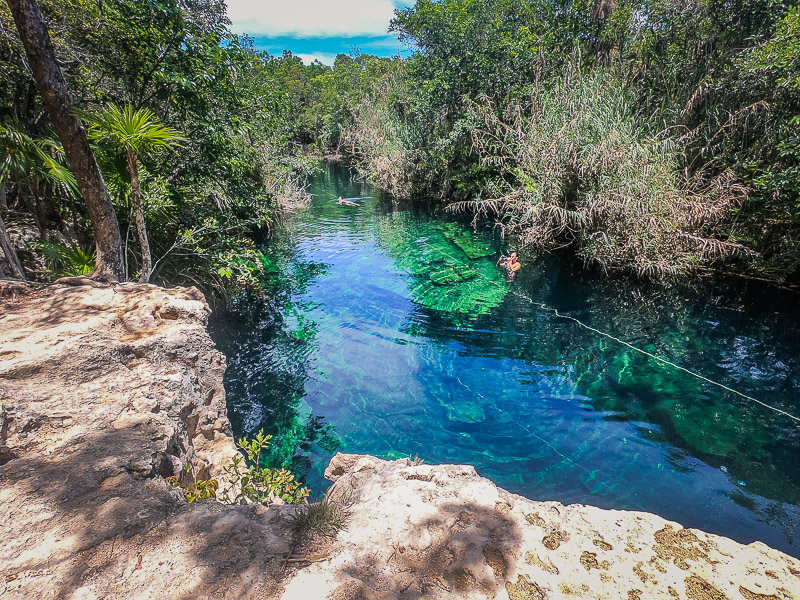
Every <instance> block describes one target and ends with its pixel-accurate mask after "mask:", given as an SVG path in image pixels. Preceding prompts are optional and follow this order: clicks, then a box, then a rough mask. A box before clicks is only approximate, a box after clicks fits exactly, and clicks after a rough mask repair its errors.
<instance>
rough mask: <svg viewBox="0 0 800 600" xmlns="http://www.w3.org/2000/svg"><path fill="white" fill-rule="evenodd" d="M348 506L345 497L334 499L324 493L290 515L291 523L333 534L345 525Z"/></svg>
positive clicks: (300, 527) (347, 516) (329, 534)
mask: <svg viewBox="0 0 800 600" xmlns="http://www.w3.org/2000/svg"><path fill="white" fill-rule="evenodd" d="M349 507H350V502H348V501H347V499H342V500H334V499H332V498H331V497H330V496H329V495H327V494H326V495H325V496H323V497H322V499H321V500H319V501H318V502H310V503H309V504H307V505H305V506H303V507H302V508H300V510H298V511H297V512H296V513H295V514H294V516H293V517H292V524H293V525H294V526H295V527H297V528H298V529H302V530H305V531H315V532H317V533H321V534H323V535H328V536H334V535H336V534H337V533H338V532H339V531H340V530H341V529H344V528H345V527H346V526H347V521H348V519H349V517H350V510H349Z"/></svg>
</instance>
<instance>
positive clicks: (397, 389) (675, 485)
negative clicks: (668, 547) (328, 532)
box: [212, 167, 800, 556]
mask: <svg viewBox="0 0 800 600" xmlns="http://www.w3.org/2000/svg"><path fill="white" fill-rule="evenodd" d="M309 191H310V192H312V193H314V194H316V195H315V196H314V201H313V202H312V203H311V205H310V206H309V207H308V209H306V210H304V211H302V212H301V213H299V214H298V215H296V216H295V217H294V218H293V219H292V220H291V221H289V222H288V223H286V224H285V225H284V226H283V227H282V228H281V230H280V232H279V233H278V234H276V235H275V236H274V238H273V239H272V240H270V241H269V242H268V243H267V244H266V245H265V247H264V249H265V251H266V252H267V253H268V255H269V257H270V259H269V260H268V261H267V262H266V263H265V275H264V278H265V281H266V285H267V288H268V290H269V294H268V299H267V300H266V301H257V300H254V299H250V300H242V301H240V303H239V304H238V305H237V306H236V308H235V310H233V311H230V312H222V311H219V312H218V313H217V314H216V315H215V317H214V319H213V320H212V334H213V336H214V338H215V340H216V342H217V344H218V346H219V347H220V349H221V350H222V351H223V352H224V353H225V354H226V355H227V357H228V364H229V367H228V372H227V375H226V389H227V391H228V405H229V410H230V414H231V420H232V422H233V425H234V430H235V433H236V434H237V436H240V435H243V434H251V433H253V432H255V431H258V429H259V428H262V427H263V428H264V429H266V430H267V431H268V432H270V433H272V434H274V435H275V438H274V440H273V453H272V455H271V460H272V461H273V463H274V464H276V465H277V464H287V465H288V464H290V465H292V466H293V468H294V469H295V470H296V471H297V472H300V473H304V475H305V479H306V481H307V482H308V484H309V485H310V486H311V487H312V489H313V490H314V492H316V493H317V494H318V493H321V492H322V491H323V490H324V489H325V486H326V485H327V484H326V483H325V482H324V480H323V479H322V478H321V472H322V470H324V467H325V465H326V464H327V461H328V459H329V458H330V456H331V455H332V453H333V452H334V451H336V450H340V451H343V452H357V453H369V454H374V455H377V456H381V457H386V458H397V457H404V456H409V455H411V456H416V455H418V456H419V457H420V458H423V459H424V460H425V461H427V462H431V463H469V464H473V465H475V466H476V467H477V469H478V472H479V473H480V474H482V475H484V476H486V477H488V478H490V479H492V480H493V481H494V482H496V483H497V484H498V485H500V486H502V487H504V488H506V489H508V490H510V491H512V492H515V493H519V494H522V495H524V496H527V497H529V498H532V499H542V500H544V499H546V500H558V501H561V502H564V503H574V502H580V503H587V504H593V505H596V506H600V507H605V508H620V509H634V510H637V509H638V510H646V511H649V512H653V513H657V514H659V515H662V516H664V517H666V518H669V519H674V520H676V521H678V522H680V523H682V524H683V525H685V526H688V527H698V528H702V529H704V530H707V531H710V532H713V533H718V534H722V535H726V536H728V537H731V538H734V539H736V540H738V541H741V542H744V543H747V542H751V541H754V540H761V541H763V542H765V543H767V544H769V545H771V546H773V547H775V548H778V549H781V550H783V551H785V552H787V553H789V554H792V555H794V556H800V428H799V427H798V425H800V424H799V423H797V422H794V421H792V420H791V419H789V418H788V417H785V416H783V415H781V414H779V413H777V412H775V411H772V410H769V409H767V408H764V407H763V406H761V405H759V404H757V403H755V402H753V401H751V400H748V399H746V398H743V397H741V396H738V395H736V394H733V393H731V392H727V391H726V390H724V389H722V388H720V387H717V386H715V385H712V384H709V383H706V382H704V381H701V380H699V379H697V378H695V377H693V376H691V375H688V374H686V373H684V372H682V371H679V370H677V369H675V368H673V367H670V366H667V365H664V364H661V363H658V362H656V361H654V360H653V359H651V358H648V357H647V356H644V355H641V354H639V353H637V352H634V351H632V350H630V349H629V348H627V347H625V346H623V345H622V344H620V343H618V342H617V341H614V340H611V339H609V338H607V337H605V336H603V335H600V334H598V333H596V332H594V331H591V330H589V329H587V328H586V327H585V326H582V325H581V324H579V323H576V322H574V321H571V320H567V319H563V318H558V317H557V316H555V315H554V314H553V313H552V312H550V311H549V310H547V309H544V308H542V306H541V304H544V305H545V306H547V307H553V308H557V309H558V310H559V311H560V313H561V314H563V315H567V316H570V317H574V318H575V319H578V320H579V321H580V322H581V323H583V324H584V325H586V326H589V327H592V328H595V329H598V330H601V331H603V332H608V333H610V334H612V335H613V336H616V337H618V338H619V339H621V340H624V341H626V342H629V343H631V344H633V345H635V346H636V347H638V348H641V349H644V350H646V351H648V352H650V353H652V354H656V355H658V356H661V357H663V358H665V359H667V360H670V361H672V362H675V363H676V364H680V365H682V366H685V367H687V368H689V369H692V370H694V371H697V372H698V373H701V374H703V375H704V376H705V377H708V378H710V379H712V380H715V381H718V382H720V383H723V384H724V385H726V386H729V387H731V388H734V389H736V390H738V391H740V392H742V393H744V394H746V395H749V396H752V397H754V398H757V399H758V400H760V401H763V402H766V403H768V404H770V405H773V406H775V407H778V408H781V409H783V410H785V411H788V412H789V413H792V414H794V415H800V379H799V378H798V373H800V370H798V367H800V339H798V336H797V331H798V329H797V325H798V315H800V310H798V308H797V302H798V300H800V295H797V294H787V293H782V295H781V294H779V293H778V292H775V291H770V290H767V289H757V290H756V289H751V290H748V289H744V288H741V287H739V288H732V287H730V286H723V285H722V284H715V285H704V286H703V287H701V288H698V289H688V288H674V287H673V288H669V289H664V288H657V287H650V286H643V285H636V284H632V283H630V282H622V281H613V280H611V281H609V280H608V279H607V278H603V277H600V276H598V275H597V274H591V273H587V272H585V271H582V270H581V269H579V268H576V267H575V266H573V265H570V264H568V263H566V262H563V261H561V260H559V259H557V258H554V257H548V256H544V257H539V258H530V259H528V260H526V261H524V267H523V269H522V270H521V271H520V273H519V275H518V277H517V278H516V280H514V281H511V282H507V281H506V280H505V278H504V277H503V273H502V272H501V270H500V269H499V268H497V267H495V266H494V263H495V261H496V260H497V256H498V255H497V254H492V253H493V252H495V251H499V250H505V249H506V248H507V247H506V245H504V243H503V242H502V240H499V239H496V238H495V237H492V236H490V235H486V234H474V235H473V234H472V233H471V230H470V229H469V227H468V226H467V225H459V224H452V223H450V224H448V222H447V220H446V219H444V218H442V217H436V216H432V215H430V214H426V213H424V212H415V211H413V210H410V209H408V208H405V207H403V206H398V205H397V204H393V203H392V201H391V200H389V199H387V198H384V197H382V196H381V194H380V193H379V192H378V191H377V190H376V189H375V188H373V187H371V186H369V185H366V184H364V185H362V184H358V183H354V182H352V181H351V180H350V174H349V172H347V171H346V170H344V169H342V168H339V167H328V168H327V169H326V170H325V171H324V172H323V173H321V174H320V175H319V176H317V177H315V178H314V179H313V181H312V182H311V185H310V187H309ZM340 195H341V196H344V197H345V198H348V197H363V196H374V198H365V199H361V200H358V201H357V202H358V204H359V206H358V207H346V206H339V205H337V204H336V202H335V198H336V197H338V196H340ZM465 251H466V253H465ZM468 253H469V254H471V255H472V257H473V258H472V259H471V258H470V257H469V256H468ZM480 254H491V255H489V256H485V257H480V258H476V256H477V255H480Z"/></svg>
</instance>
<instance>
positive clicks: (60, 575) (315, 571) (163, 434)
mask: <svg viewBox="0 0 800 600" xmlns="http://www.w3.org/2000/svg"><path fill="white" fill-rule="evenodd" d="M208 313H209V310H208V306H207V304H206V302H205V300H204V298H203V297H202V295H201V294H200V293H199V292H198V291H197V290H195V289H193V288H189V289H174V290H164V289H160V288H157V287H155V286H137V285H119V286H116V287H113V288H112V287H94V286H87V287H74V288H67V287H54V288H51V289H50V290H48V291H47V292H46V293H38V292H37V293H36V294H32V295H31V297H30V298H29V299H27V300H24V301H23V302H17V301H15V302H14V303H13V304H10V305H8V304H7V305H6V308H5V309H4V310H3V312H2V313H0V519H2V520H1V521H0V522H1V523H2V527H3V528H2V533H3V539H2V543H1V544H0V598H2V599H3V600H5V599H7V598H8V599H11V598H13V599H18V598H19V599H34V598H35V599H37V600H38V599H40V598H69V599H75V600H78V599H80V600H84V599H87V600H88V599H101V598H102V599H123V598H124V599H130V598H137V599H138V598H152V599H172V598H175V599H189V598H236V599H238V598H242V599H244V598H249V599H254V600H258V599H273V598H284V599H286V600H317V599H319V600H322V599H326V598H328V599H331V600H356V599H364V600H370V599H378V600H394V599H406V598H408V599H417V598H432V599H438V598H441V599H444V598H447V599H467V598H470V599H478V598H481V599H483V598H493V599H497V600H528V599H536V600H545V599H562V598H566V599H570V598H587V599H588V598H608V599H615V600H616V599H620V598H622V599H624V598H628V599H632V600H636V599H639V600H644V599H650V598H664V599H670V600H672V599H683V600H722V599H727V600H753V599H755V600H800V561H798V560H795V559H793V558H790V557H788V556H786V555H784V554H782V553H781V552H778V551H776V550H773V549H771V548H769V547H767V546H765V545H764V544H761V543H754V544H750V545H748V546H744V545H741V544H738V543H736V542H733V541H731V540H729V539H726V538H723V537H720V536H715V535H710V534H706V533H703V532H701V531H697V530H688V529H684V528H683V527H681V526H680V525H679V524H678V523H674V522H669V521H666V520H664V519H662V518H660V517H657V516H655V515H651V514H647V513H641V512H628V511H613V510H602V509H598V508H593V507H590V506H582V505H570V506H563V505H561V504H559V503H556V502H533V501H531V500H527V499H525V498H522V497H520V496H516V495H513V494H510V493H508V492H506V491H504V490H502V489H500V488H498V487H496V486H495V485H494V484H493V483H492V482H490V481H489V480H487V479H484V478H482V477H479V476H478V475H477V474H476V472H475V470H474V468H473V467H470V466H461V465H441V466H431V465H418V464H414V463H412V462H411V461H409V460H399V461H393V462H389V461H383V460H379V459H376V458H373V457H370V456H360V455H346V454H338V455H336V456H335V457H334V459H333V460H332V461H331V464H330V465H329V467H328V469H327V471H326V476H327V477H328V478H329V479H331V480H334V481H335V484H334V486H333V488H332V490H331V492H330V494H331V496H332V497H333V498H335V499H339V500H340V501H342V502H346V503H348V504H349V505H350V509H349V510H350V519H349V522H348V525H347V528H346V529H344V530H342V531H340V532H339V534H338V535H337V537H336V538H335V540H333V541H332V542H330V543H328V545H327V547H326V549H325V551H324V552H323V553H321V554H309V553H308V552H306V553H305V554H303V550H302V548H301V546H300V545H299V544H298V539H299V538H298V537H297V532H296V530H295V529H293V527H292V524H291V519H290V518H291V516H292V515H293V514H294V512H295V511H296V510H297V509H296V508H295V507H290V506H270V507H264V506H261V505H249V506H238V507H230V506H225V505H223V504H221V503H219V502H216V501H212V500H208V501H202V502H197V503H194V504H191V505H187V504H186V503H185V501H184V500H183V496H182V493H181V491H180V490H177V489H174V488H171V487H170V486H169V485H167V483H166V482H165V481H164V477H165V476H167V475H172V474H175V475H180V476H183V477H185V476H186V475H185V470H186V467H187V465H191V467H192V468H193V469H194V472H195V474H196V476H197V477H200V478H205V477H219V476H220V474H221V472H222V467H223V466H224V465H226V464H227V463H228V462H230V459H231V457H232V456H233V454H234V452H235V448H234V445H233V440H232V438H231V432H230V424H229V422H228V418H227V413H226V408H225V394H224V390H223V387H222V376H223V374H224V369H225V361H224V358H223V357H222V356H221V355H220V354H219V353H218V352H217V351H216V349H215V348H214V346H213V343H212V342H211V340H210V338H209V337H208V334H207V333H206V330H205V324H206V319H207V317H208ZM181 474H183V475H181ZM298 553H299V554H298Z"/></svg>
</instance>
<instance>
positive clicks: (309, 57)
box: [295, 52, 336, 67]
mask: <svg viewBox="0 0 800 600" xmlns="http://www.w3.org/2000/svg"><path fill="white" fill-rule="evenodd" d="M295 56H296V57H298V58H299V59H300V60H302V61H303V64H306V65H310V64H311V63H312V62H314V61H315V60H318V61H319V62H321V63H322V64H323V65H327V66H329V67H331V66H333V63H334V61H335V60H336V55H335V54H333V53H331V52H311V53H309V54H303V53H300V52H298V53H297V54H295Z"/></svg>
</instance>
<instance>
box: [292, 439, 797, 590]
mask: <svg viewBox="0 0 800 600" xmlns="http://www.w3.org/2000/svg"><path fill="white" fill-rule="evenodd" d="M326 476H327V477H329V478H333V479H336V480H337V481H336V484H335V485H334V488H333V490H332V492H331V493H332V494H334V495H335V496H338V497H343V498H348V497H349V498H350V499H351V501H352V502H353V505H352V508H351V512H352V514H351V518H350V523H349V526H348V528H347V530H345V531H342V532H340V533H339V535H338V539H337V543H336V547H337V553H336V554H335V555H333V556H332V558H331V559H330V560H328V561H324V562H318V563H315V564H313V565H311V566H309V567H306V568H304V569H302V570H301V571H299V572H298V573H296V574H295V576H294V578H293V579H292V580H291V581H290V582H288V585H287V587H286V592H285V594H284V596H283V598H284V600H306V599H309V598H332V599H337V600H351V599H352V600H355V599H359V598H364V599H376V600H378V599H380V600H394V599H397V598H409V599H410V598H464V599H466V598H475V599H477V598H496V599H497V600H509V599H510V600H528V599H535V600H543V599H545V598H547V599H551V598H552V599H555V598H565V599H569V598H608V599H614V600H618V599H629V600H635V599H642V600H644V599H646V598H648V599H649V598H665V599H678V598H681V599H688V600H725V599H729V600H800V561H798V560H795V559H792V558H790V557H788V556H786V555H785V554H782V553H780V552H778V551H776V550H773V549H771V548H769V547H767V546H765V545H764V544H761V543H755V544H750V545H749V546H743V545H741V544H738V543H736V542H733V541H731V540H729V539H726V538H722V537H719V536H715V535H710V534H706V533H703V532H701V531H697V530H690V529H683V528H682V527H681V526H680V525H679V524H677V523H674V522H669V521H666V520H664V519H662V518H660V517H657V516H655V515H651V514H648V513H642V512H629V511H614V510H602V509H599V508H594V507H591V506H583V505H577V504H576V505H570V506H563V505H561V504H558V503H556V502H533V501H531V500H527V499H525V498H522V497H520V496H516V495H514V494H510V493H508V492H506V491H504V490H502V489H500V488H498V487H496V486H495V485H494V484H493V483H492V482H491V481H489V480H488V479H484V478H482V477H479V476H478V475H477V474H476V473H475V470H474V468H473V467H470V466H462V465H440V466H429V465H416V466H415V465H412V464H410V462H409V461H408V460H400V461H393V462H387V461H383V460H379V459H375V458H372V457H368V456H358V455H346V454H339V455H337V456H336V457H334V459H333V460H332V461H331V464H330V466H329V467H328V470H327V471H326Z"/></svg>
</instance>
